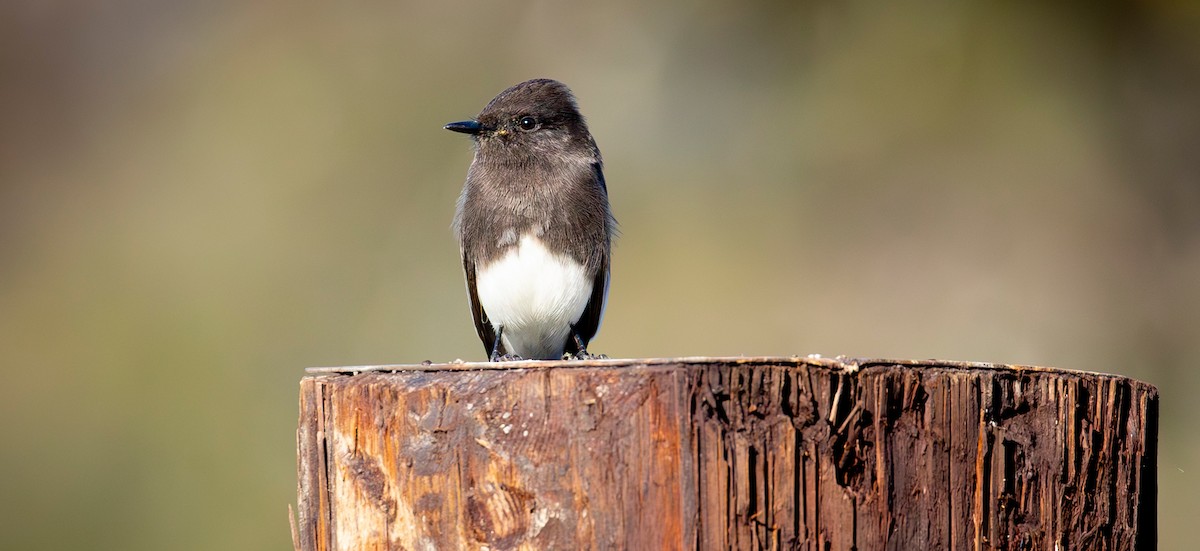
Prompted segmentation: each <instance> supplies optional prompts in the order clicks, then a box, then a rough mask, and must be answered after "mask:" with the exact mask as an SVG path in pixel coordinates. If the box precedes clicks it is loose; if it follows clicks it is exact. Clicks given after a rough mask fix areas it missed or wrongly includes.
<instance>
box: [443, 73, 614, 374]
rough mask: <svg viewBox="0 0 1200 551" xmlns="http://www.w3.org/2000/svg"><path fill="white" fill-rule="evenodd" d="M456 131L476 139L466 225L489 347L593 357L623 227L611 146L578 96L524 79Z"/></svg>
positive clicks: (501, 351)
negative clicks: (611, 179)
mask: <svg viewBox="0 0 1200 551" xmlns="http://www.w3.org/2000/svg"><path fill="white" fill-rule="evenodd" d="M446 128H447V129H449V130H454V131H456V132H463V133H467V134H471V135H472V136H473V138H474V142H475V157H474V160H473V161H472V162H471V167H470V169H469V170H468V172H467V180H466V184H465V186H464V187H463V192H462V195H461V196H460V197H459V202H458V209H457V212H456V214H455V220H454V230H455V234H456V236H457V237H458V240H459V244H460V246H461V251H462V260H463V268H464V271H465V273H466V278H467V289H468V296H469V298H470V303H471V313H472V316H473V317H474V320H475V327H476V330H477V332H478V333H479V337H480V340H482V341H483V344H484V347H485V348H486V349H487V350H488V352H489V353H491V355H492V359H493V360H495V359H499V358H502V357H513V356H524V357H536V358H542V359H545V358H546V357H548V356H551V355H561V354H562V353H563V352H567V353H570V354H576V355H581V356H582V355H586V354H587V352H586V345H587V343H588V341H590V340H591V338H592V337H593V336H594V335H595V334H596V331H597V330H598V329H599V326H600V320H601V317H602V316H603V311H604V302H605V297H606V294H607V293H606V291H607V288H608V272H609V263H610V250H611V241H612V236H613V234H614V230H615V222H614V220H613V218H612V214H611V212H610V209H609V205H608V190H607V187H606V184H605V181H604V174H603V170H602V168H603V166H602V160H601V157H600V150H599V149H598V148H597V147H596V143H595V141H594V140H593V139H592V136H591V133H590V132H588V128H587V124H586V123H585V121H584V119H583V117H582V116H581V115H580V113H579V109H578V107H577V105H576V102H575V98H574V96H573V95H572V94H571V91H570V90H569V89H568V88H567V87H566V86H564V85H563V84H562V83H559V82H557V81H553V80H548V79H536V80H530V81H526V82H522V83H520V84H517V85H515V86H513V87H511V88H509V89H507V90H505V91H503V92H501V93H500V94H499V95H497V96H496V97H495V98H494V99H493V100H492V101H491V102H489V103H488V104H487V106H486V107H484V109H483V111H482V112H480V114H479V116H478V117H476V118H475V119H473V120H470V121H463V122H458V123H451V124H448V125H446ZM493 268H494V269H493ZM489 274H492V275H489ZM481 278H482V279H486V281H481ZM481 289H482V291H483V292H482V293H481ZM526 299H527V300H526ZM576 312H578V314H577V315H576ZM563 324H566V325H567V327H560V326H561V325H563ZM498 334H500V335H499V336H500V338H499V339H498V338H497V336H498ZM560 337H561V340H562V341H563V342H557V341H558V340H559V339H560ZM577 339H578V342H577ZM550 341H554V342H550ZM514 348H515V349H514Z"/></svg>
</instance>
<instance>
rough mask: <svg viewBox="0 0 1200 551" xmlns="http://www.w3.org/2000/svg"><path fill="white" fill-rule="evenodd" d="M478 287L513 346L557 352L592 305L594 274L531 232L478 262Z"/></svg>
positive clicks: (535, 353) (531, 352) (520, 350)
mask: <svg viewBox="0 0 1200 551" xmlns="http://www.w3.org/2000/svg"><path fill="white" fill-rule="evenodd" d="M476 293H477V295H478V297H479V303H480V306H482V307H483V310H484V312H486V313H487V316H488V319H490V320H491V322H492V325H494V326H498V327H503V328H504V340H505V344H506V346H507V347H508V349H509V350H510V351H511V352H513V353H516V354H518V355H521V356H523V357H526V358H530V357H556V356H558V355H561V354H562V347H563V345H564V343H565V342H566V339H567V335H568V333H569V331H570V326H571V325H572V324H575V323H577V322H578V321H579V318H580V317H581V316H582V315H583V311H584V309H585V308H586V307H587V303H588V300H589V299H590V298H591V294H592V278H591V277H589V275H588V273H587V269H586V268H585V267H584V265H583V264H581V263H580V262H578V261H576V260H575V259H574V258H572V257H571V256H570V255H567V254H565V253H559V252H555V251H552V250H550V249H549V248H548V247H547V246H546V243H545V242H543V241H542V240H541V239H539V238H538V237H537V236H536V235H535V234H534V233H533V232H529V233H525V234H524V235H522V236H521V237H520V239H519V240H518V241H517V243H516V244H514V245H511V246H509V247H507V248H505V249H504V251H503V252H502V253H501V254H500V255H499V256H498V257H496V258H495V259H494V260H492V261H491V262H489V263H487V264H486V265H483V266H479V267H477V271H476Z"/></svg>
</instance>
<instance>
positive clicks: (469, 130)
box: [442, 121, 483, 135]
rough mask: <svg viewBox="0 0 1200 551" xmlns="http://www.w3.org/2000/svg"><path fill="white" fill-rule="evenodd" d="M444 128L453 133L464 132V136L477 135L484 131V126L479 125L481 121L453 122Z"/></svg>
mask: <svg viewBox="0 0 1200 551" xmlns="http://www.w3.org/2000/svg"><path fill="white" fill-rule="evenodd" d="M442 128H445V129H446V130H450V131H453V132H462V133H463V134H471V135H475V134H478V133H479V132H480V131H481V130H483V125H481V124H479V121H462V122H452V123H450V124H447V125H446V126H443V127H442Z"/></svg>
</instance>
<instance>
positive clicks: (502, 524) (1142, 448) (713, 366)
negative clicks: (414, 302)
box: [297, 357, 1158, 551]
mask: <svg viewBox="0 0 1200 551" xmlns="http://www.w3.org/2000/svg"><path fill="white" fill-rule="evenodd" d="M309 371H310V375H309V376H307V377H305V378H304V379H303V380H302V381H301V384H300V425H299V429H298V448H299V449H298V451H299V507H298V516H299V522H298V524H297V528H298V530H297V531H298V544H299V547H300V548H301V549H304V550H306V551H307V550H334V549H336V550H367V549H397V550H398V549H408V550H427V549H490V550H501V549H638V550H641V549H645V550H657V549H689V550H694V549H701V550H703V549H811V550H822V551H824V550H831V551H839V550H851V549H855V550H859V551H868V550H874V549H955V550H958V549H969V550H980V549H1033V550H1041V549H1045V550H1054V549H1059V550H1072V549H1080V550H1082V549H1087V550H1111V549H1146V550H1149V549H1154V548H1155V545H1156V511H1155V502H1156V499H1157V494H1156V487H1155V485H1156V476H1157V474H1156V461H1157V458H1156V438H1157V423H1158V391H1157V390H1156V389H1155V388H1154V387H1153V386H1151V385H1148V384H1146V383H1142V382H1139V381H1135V380H1131V379H1127V378H1123V377H1118V376H1113V375H1104V374H1098V373H1087V372H1073V371H1063V370H1057V369H1048V368H1036V367H1019V366H1002V365H994V364H982V363H964V362H946V361H934V360H930V361H899V360H854V359H846V358H837V359H823V358H815V357H807V358H803V357H787V358H677V359H635V360H595V361H572V362H510V363H498V364H497V363H452V364H434V365H415V366H372V367H349V368H317V369H310V370H309Z"/></svg>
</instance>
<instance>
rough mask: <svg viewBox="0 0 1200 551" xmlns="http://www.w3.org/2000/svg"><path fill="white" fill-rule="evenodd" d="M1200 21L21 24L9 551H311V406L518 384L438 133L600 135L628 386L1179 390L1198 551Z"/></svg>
mask: <svg viewBox="0 0 1200 551" xmlns="http://www.w3.org/2000/svg"><path fill="white" fill-rule="evenodd" d="M1198 28H1200V4H1198V3H1196V2H1192V1H1189V0H1156V1H1151V2H1134V1H1132V0H1127V1H1110V2H1088V3H1078V4H1075V5H1070V4H1063V5H1050V4H1047V3H1042V2H951V1H923V2H917V3H912V4H906V5H904V6H898V5H894V4H892V3H884V2H855V1H851V2H828V1H817V2H779V3H743V2H738V3H734V2H712V1H707V2H706V1H700V2H657V3H643V2H634V1H629V0H618V1H610V2H603V3H595V4H591V5H579V4H575V3H557V2H545V1H532V2H527V1H517V2H461V1H450V2H349V3H328V2H326V3H321V2H318V3H311V2H307V3H296V2H231V1H216V2H213V1H204V2H201V1H194V0H193V1H173V2H162V1H157V0H131V1H117V2H40V1H39V2H25V1H17V2H6V3H4V4H3V5H0V79H2V81H0V362H2V363H0V365H2V366H3V383H2V384H3V391H2V393H0V396H2V398H0V430H2V433H0V441H2V442H3V443H2V444H0V496H3V497H2V498H0V548H4V549H122V550H138V549H155V550H158V549H173V550H191V549H196V550H211V549H289V548H290V539H289V536H288V522H287V505H288V504H289V503H293V502H294V501H295V473H294V470H295V449H294V446H295V440H294V427H295V421H296V414H297V406H296V395H297V381H298V380H299V379H300V377H301V376H302V375H303V368H304V367H307V366H319V365H355V364H380V363H412V362H419V361H421V360H425V359H431V360H436V361H443V360H452V359H455V358H464V359H476V360H477V359H482V358H483V357H484V356H483V350H482V347H481V346H480V345H479V343H478V341H477V340H476V337H475V335H474V331H473V329H472V326H471V322H470V315H469V313H468V310H467V306H466V299H465V295H464V291H463V282H462V276H461V274H460V266H459V262H458V258H457V248H456V245H455V243H454V241H453V239H452V237H451V234H450V230H449V225H450V219H451V216H452V213H453V208H454V201H455V199H456V197H457V195H458V192H459V189H460V186H461V183H462V180H463V177H464V175H465V173H466V168H467V164H468V162H469V159H470V155H471V151H470V144H469V140H467V139H465V138H464V137H463V136H461V135H457V134H453V133H450V132H446V131H444V130H442V129H441V125H442V124H444V123H446V122H449V121H454V120H461V119H464V118H468V117H470V116H473V115H474V114H475V113H477V112H478V111H479V109H481V108H482V107H483V105H484V104H485V103H486V102H487V101H488V100H489V99H490V98H491V97H492V96H493V95H494V94H495V93H497V92H499V91H500V90H502V89H504V88H505V87H507V86H509V85H511V84H514V83H516V82H519V81H521V80H525V79H527V78H532V77H552V78H557V79H559V80H562V81H564V82H566V83H567V84H568V85H570V86H571V87H572V88H573V89H574V90H575V92H576V94H577V95H578V97H579V100H580V103H581V106H582V108H583V111H584V114H585V115H586V116H587V117H588V118H589V121H590V125H591V128H592V131H593V133H594V135H595V136H596V139H597V141H598V142H599V144H600V146H601V149H602V151H603V152H604V155H605V160H606V165H607V176H608V184H609V190H610V192H611V195H612V201H613V205H614V209H615V212H616V215H617V217H618V219H619V221H620V223H621V227H622V230H623V235H622V237H621V238H620V240H619V241H618V243H617V245H616V250H615V261H614V262H615V263H614V269H615V278H614V281H613V286H612V293H611V301H610V305H609V309H608V314H607V317H606V326H605V327H604V328H603V330H602V332H601V334H600V336H599V338H598V339H597V340H596V341H595V344H594V346H593V347H592V348H593V349H594V350H596V351H598V352H604V353H607V354H609V355H610V356H614V357H636V356H675V355H738V354H747V355H774V354H809V353H821V354H824V355H838V354H844V355H855V356H876V357H898V358H944V359H963V360H980V361H993V362H1006V363H1021V364H1037V365H1049V366H1056V367H1062V368H1069V369H1079V370H1094V371H1104V372H1111V373H1118V374H1123V375H1128V376H1131V377H1136V378H1139V379H1143V380H1146V381H1149V382H1151V383H1154V384H1156V385H1158V387H1159V388H1160V390H1161V391H1162V416H1163V418H1162V432H1161V440H1160V445H1161V459H1160V465H1159V466H1160V479H1159V486H1160V503H1161V507H1160V509H1159V512H1160V521H1159V525H1160V528H1161V542H1162V548H1163V549H1185V548H1188V547H1189V546H1190V545H1191V544H1192V542H1194V533H1193V529H1194V524H1195V519H1197V518H1200V498H1198V497H1197V496H1198V494H1200V482H1198V481H1200V429H1197V421H1196V420H1197V418H1200V399H1198V398H1197V393H1200V369H1198V367H1200V366H1197V365H1196V363H1197V362H1196V359H1197V358H1200V215H1198V213H1200V32H1197V29H1198Z"/></svg>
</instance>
